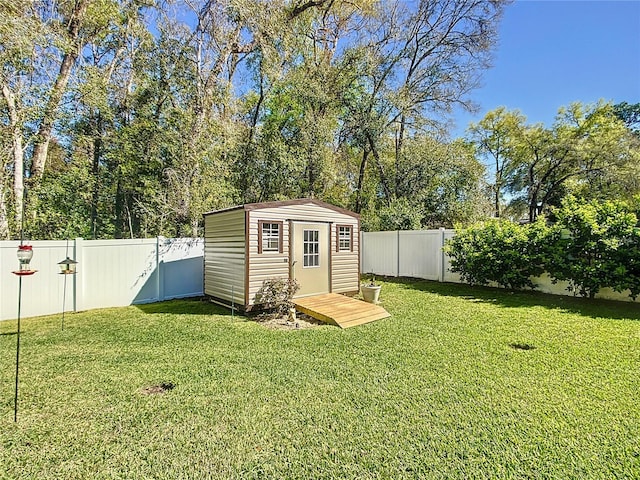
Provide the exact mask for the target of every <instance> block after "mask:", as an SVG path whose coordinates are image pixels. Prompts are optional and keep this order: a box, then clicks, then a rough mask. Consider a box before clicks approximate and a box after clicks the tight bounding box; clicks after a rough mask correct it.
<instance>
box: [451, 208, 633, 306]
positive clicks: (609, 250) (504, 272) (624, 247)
mask: <svg viewBox="0 0 640 480" xmlns="http://www.w3.org/2000/svg"><path fill="white" fill-rule="evenodd" d="M639 203H640V200H639ZM637 211H638V207H637V206H633V205H629V204H627V203H625V202H620V201H606V202H597V201H592V202H587V203H581V202H580V201H578V200H576V199H575V198H574V197H572V196H568V197H566V198H565V199H564V200H563V201H562V204H561V206H560V207H558V208H557V209H555V210H553V212H552V214H553V216H554V223H553V224H552V225H551V226H547V225H546V219H545V218H543V217H540V218H538V220H537V221H536V222H534V223H532V224H529V225H517V224H515V223H512V222H508V221H504V220H493V221H489V222H485V223H482V224H478V225H474V226H471V227H469V228H466V229H461V230H458V231H457V233H456V236H455V237H454V238H452V239H451V240H450V241H449V242H448V244H447V246H446V247H445V251H446V252H447V253H448V254H449V256H450V257H451V270H452V271H454V272H458V273H460V275H461V276H462V279H463V280H464V281H466V282H468V283H470V284H480V285H486V284H487V283H490V282H495V283H497V284H498V285H501V286H504V287H508V288H514V289H520V288H525V287H534V284H533V282H532V281H531V277H532V276H539V275H540V274H542V273H543V272H545V271H546V272H548V273H549V276H550V277H551V280H552V281H553V282H557V281H559V280H564V281H567V282H569V290H570V291H573V292H576V293H578V294H580V295H582V296H584V297H589V298H593V297H594V296H595V295H596V293H598V291H600V289H601V288H603V287H610V288H612V289H613V290H615V291H617V292H623V291H625V290H629V291H630V294H631V297H632V298H633V299H634V300H635V298H636V297H637V296H638V295H640V228H639V225H638V216H637V214H636V212H637Z"/></svg>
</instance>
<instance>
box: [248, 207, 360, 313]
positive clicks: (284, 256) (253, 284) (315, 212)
mask: <svg viewBox="0 0 640 480" xmlns="http://www.w3.org/2000/svg"><path fill="white" fill-rule="evenodd" d="M259 220H274V221H282V222H283V223H282V225H283V236H282V238H283V248H282V253H277V252H266V253H262V254H258V221H259ZM288 220H294V221H305V222H314V221H315V222H326V223H331V224H332V225H331V245H330V249H331V250H330V254H331V266H332V268H331V277H332V291H334V292H336V293H340V292H352V291H357V290H358V288H359V278H358V274H359V269H358V248H359V244H358V237H359V232H358V220H357V219H356V218H355V217H353V216H351V215H347V214H344V213H341V212H337V211H335V210H332V209H329V208H325V207H323V206H320V205H315V204H313V203H305V204H297V205H286V206H278V207H273V208H257V209H254V210H251V211H250V212H249V304H253V301H254V297H255V294H256V292H257V291H258V290H259V289H260V287H261V286H262V282H263V281H264V280H266V279H268V278H274V277H281V278H289V222H288ZM336 224H341V225H353V236H354V248H353V252H339V253H338V252H336V251H335V249H336V243H335V242H336V230H335V225H336Z"/></svg>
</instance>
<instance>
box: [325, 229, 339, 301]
mask: <svg viewBox="0 0 640 480" xmlns="http://www.w3.org/2000/svg"><path fill="white" fill-rule="evenodd" d="M332 233H333V225H331V224H330V225H329V245H328V246H327V250H329V251H328V252H327V253H328V257H329V293H331V292H333V249H332V248H331V234H332ZM336 241H337V239H336Z"/></svg>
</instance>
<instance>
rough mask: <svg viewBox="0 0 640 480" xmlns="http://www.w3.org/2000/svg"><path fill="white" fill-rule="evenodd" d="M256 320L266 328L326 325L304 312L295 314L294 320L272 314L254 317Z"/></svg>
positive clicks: (299, 328) (296, 328)
mask: <svg viewBox="0 0 640 480" xmlns="http://www.w3.org/2000/svg"><path fill="white" fill-rule="evenodd" d="M256 321H257V322H258V323H259V324H260V325H263V326H264V327H266V328H270V329H272V330H302V329H304V328H314V327H319V326H320V325H326V323H324V322H321V321H320V320H316V319H315V318H313V317H310V316H309V315H305V314H304V313H298V314H296V320H295V322H291V321H289V319H288V317H274V316H265V317H260V316H258V317H256Z"/></svg>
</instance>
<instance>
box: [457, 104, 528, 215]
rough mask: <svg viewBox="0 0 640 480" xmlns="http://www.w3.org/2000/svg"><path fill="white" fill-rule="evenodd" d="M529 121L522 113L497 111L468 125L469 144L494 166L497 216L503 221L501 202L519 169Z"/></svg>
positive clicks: (505, 110) (500, 108)
mask: <svg viewBox="0 0 640 480" xmlns="http://www.w3.org/2000/svg"><path fill="white" fill-rule="evenodd" d="M525 121H526V118H525V117H524V115H522V114H521V113H520V112H519V111H517V110H516V111H511V112H510V111H508V110H507V109H506V108H505V107H498V108H496V109H495V110H492V111H490V112H488V113H487V114H486V115H485V116H484V117H483V118H482V119H481V120H480V121H479V122H478V123H472V124H470V125H469V128H468V133H469V138H470V140H471V141H472V142H473V143H474V144H475V145H476V148H477V151H478V153H479V154H480V155H482V156H484V157H485V158H486V161H487V163H488V164H490V165H492V173H493V182H492V187H491V189H492V191H493V205H494V216H495V217H496V218H499V217H500V214H501V210H502V201H503V200H502V198H503V192H504V191H505V189H506V187H507V184H508V181H509V178H510V177H511V175H512V173H513V171H514V169H515V168H516V160H517V157H518V152H517V149H518V140H519V137H520V136H521V135H522V133H523V130H524V127H525Z"/></svg>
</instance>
